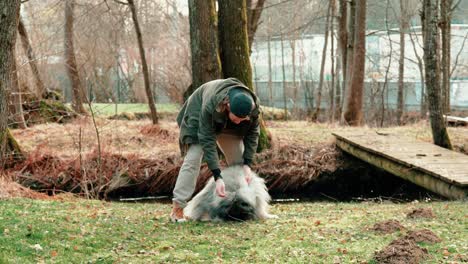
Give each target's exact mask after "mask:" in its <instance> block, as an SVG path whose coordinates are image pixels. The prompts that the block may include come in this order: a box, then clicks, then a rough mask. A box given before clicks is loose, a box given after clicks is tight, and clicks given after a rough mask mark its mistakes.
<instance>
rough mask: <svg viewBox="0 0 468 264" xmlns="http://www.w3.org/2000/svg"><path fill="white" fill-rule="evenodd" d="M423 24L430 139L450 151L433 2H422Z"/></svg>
mask: <svg viewBox="0 0 468 264" xmlns="http://www.w3.org/2000/svg"><path fill="white" fill-rule="evenodd" d="M423 15H424V17H423V18H424V19H423V23H424V30H425V33H424V62H425V69H426V89H427V93H428V101H429V116H430V121H431V129H432V138H433V140H434V143H435V144H436V145H438V146H441V147H444V148H448V149H452V144H451V143H450V138H449V135H448V133H447V128H446V127H445V123H444V118H443V114H442V102H441V98H440V97H441V95H440V70H439V63H440V62H439V57H438V56H437V49H439V47H438V41H437V38H438V33H437V23H438V18H439V15H438V12H437V5H436V4H435V1H434V0H424V2H423Z"/></svg>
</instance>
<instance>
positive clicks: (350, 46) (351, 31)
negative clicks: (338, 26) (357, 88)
mask: <svg viewBox="0 0 468 264" xmlns="http://www.w3.org/2000/svg"><path fill="white" fill-rule="evenodd" d="M356 1H357V0H349V1H348V3H349V14H348V15H349V16H348V20H347V23H348V30H347V32H348V35H347V48H346V68H344V69H345V72H344V73H343V74H344V76H345V78H346V80H345V81H343V92H342V94H343V102H342V104H343V106H342V110H341V123H345V122H346V120H345V118H344V113H345V112H346V111H347V107H348V106H347V104H346V102H347V101H348V100H349V96H350V91H349V90H350V86H351V77H352V76H351V74H352V73H353V67H354V65H353V58H354V38H355V36H354V35H355V31H356V29H355V20H356Z"/></svg>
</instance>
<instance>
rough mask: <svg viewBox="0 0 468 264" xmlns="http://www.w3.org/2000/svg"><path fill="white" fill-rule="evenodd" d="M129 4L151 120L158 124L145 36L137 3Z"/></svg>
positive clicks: (131, 2)
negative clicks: (147, 61) (141, 27)
mask: <svg viewBox="0 0 468 264" xmlns="http://www.w3.org/2000/svg"><path fill="white" fill-rule="evenodd" d="M128 5H129V7H130V11H131V12H132V20H133V24H134V25H135V33H136V35H137V40H138V49H139V50H140V58H141V65H142V68H143V80H144V83H145V92H146V97H147V98H148V106H149V109H150V114H151V120H152V121H153V124H154V125H156V124H158V112H157V111H156V104H155V102H154V97H153V92H152V91H151V85H150V78H149V70H148V63H146V56H145V48H144V46H143V36H142V34H141V29H140V24H139V23H138V17H137V11H136V7H135V3H134V2H133V0H128Z"/></svg>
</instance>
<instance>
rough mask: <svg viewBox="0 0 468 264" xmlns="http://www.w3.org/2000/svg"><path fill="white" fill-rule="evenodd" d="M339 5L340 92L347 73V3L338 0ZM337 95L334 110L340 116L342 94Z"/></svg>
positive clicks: (338, 92)
mask: <svg viewBox="0 0 468 264" xmlns="http://www.w3.org/2000/svg"><path fill="white" fill-rule="evenodd" d="M339 4H340V16H339V20H338V53H339V57H340V59H341V76H342V78H341V82H342V83H341V90H344V89H345V88H344V87H345V86H346V78H347V76H346V71H347V53H348V50H347V45H348V30H347V28H346V25H347V21H348V3H347V1H346V0H339ZM339 86H340V85H339V84H338V83H337V89H339V88H338V87H339ZM336 93H337V95H338V94H339V95H340V96H339V97H338V96H337V97H336V108H337V113H336V114H337V116H338V117H340V116H341V110H342V105H343V103H342V102H343V101H344V100H343V99H344V94H343V93H342V92H341V91H338V90H337V91H336Z"/></svg>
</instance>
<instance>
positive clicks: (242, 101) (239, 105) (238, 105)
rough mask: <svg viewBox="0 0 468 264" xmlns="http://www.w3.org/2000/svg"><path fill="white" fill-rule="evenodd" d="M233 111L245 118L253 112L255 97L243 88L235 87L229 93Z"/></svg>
mask: <svg viewBox="0 0 468 264" xmlns="http://www.w3.org/2000/svg"><path fill="white" fill-rule="evenodd" d="M228 96H229V105H230V108H231V113H233V114H234V115H235V116H237V117H240V118H244V117H246V116H248V115H250V112H252V106H253V99H252V96H251V95H250V94H249V92H247V91H245V90H244V89H243V88H233V89H231V90H230V91H229V93H228Z"/></svg>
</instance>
